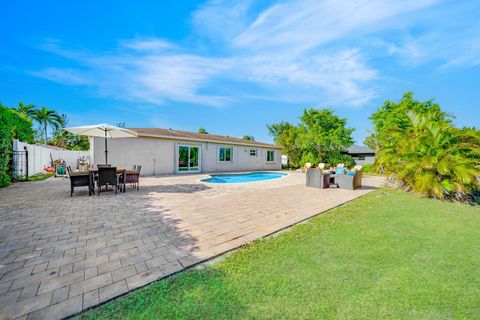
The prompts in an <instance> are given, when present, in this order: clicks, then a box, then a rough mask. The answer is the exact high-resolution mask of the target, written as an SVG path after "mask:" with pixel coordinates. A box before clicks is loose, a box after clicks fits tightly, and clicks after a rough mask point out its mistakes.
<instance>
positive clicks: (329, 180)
mask: <svg viewBox="0 0 480 320" xmlns="http://www.w3.org/2000/svg"><path fill="white" fill-rule="evenodd" d="M324 168H325V164H324V163H320V164H319V165H318V166H317V167H316V168H312V167H311V164H310V163H307V164H306V165H305V168H304V169H305V172H306V185H307V187H313V188H319V189H325V188H329V187H330V186H332V185H333V186H336V187H337V188H342V189H349V190H355V189H358V188H361V187H362V176H363V172H362V166H355V167H354V168H353V169H352V170H348V169H347V168H345V167H344V164H342V163H341V164H339V165H337V167H335V168H333V169H332V170H324Z"/></svg>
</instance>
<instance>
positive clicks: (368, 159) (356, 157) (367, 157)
mask: <svg viewBox="0 0 480 320" xmlns="http://www.w3.org/2000/svg"><path fill="white" fill-rule="evenodd" d="M351 156H352V158H353V160H355V162H356V163H357V164H359V165H364V164H374V163H375V156H374V155H365V159H364V160H360V159H359V155H358V154H354V155H351Z"/></svg>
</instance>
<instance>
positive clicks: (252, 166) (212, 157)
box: [90, 137, 282, 175]
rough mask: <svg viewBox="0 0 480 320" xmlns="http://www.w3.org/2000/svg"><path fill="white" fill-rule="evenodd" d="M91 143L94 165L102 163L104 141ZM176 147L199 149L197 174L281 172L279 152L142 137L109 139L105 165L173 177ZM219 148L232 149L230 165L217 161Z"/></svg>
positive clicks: (103, 159)
mask: <svg viewBox="0 0 480 320" xmlns="http://www.w3.org/2000/svg"><path fill="white" fill-rule="evenodd" d="M90 143H91V146H90V149H91V152H92V155H93V163H94V164H103V163H105V140H104V139H103V138H93V139H91V141H90ZM178 145H190V146H198V147H199V151H200V164H199V166H200V172H206V173H208V172H231V171H250V170H251V171H254V170H279V169H281V168H282V163H281V160H282V155H281V151H280V149H273V148H265V147H250V146H240V145H230V144H220V143H213V142H200V141H183V140H176V139H160V138H143V137H142V138H121V139H108V159H109V161H108V162H109V163H110V164H112V165H113V166H118V167H123V168H131V167H132V166H133V165H141V166H142V174H145V175H153V174H156V175H158V174H174V173H177V172H178V165H177V159H178V156H177V152H178V151H177V150H178ZM220 147H232V148H233V157H232V161H230V162H220V161H218V153H219V148H220ZM250 149H256V150H257V155H256V156H250ZM268 150H274V151H275V161H274V162H267V161H266V159H267V151H268Z"/></svg>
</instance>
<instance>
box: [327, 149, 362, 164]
mask: <svg viewBox="0 0 480 320" xmlns="http://www.w3.org/2000/svg"><path fill="white" fill-rule="evenodd" d="M323 162H325V163H326V164H327V165H329V166H330V167H335V166H337V164H339V163H343V164H345V167H347V168H352V167H354V166H355V164H356V163H355V160H353V158H352V157H351V156H349V155H348V154H344V153H341V152H340V151H330V152H329V153H327V154H326V155H325V158H324V159H323Z"/></svg>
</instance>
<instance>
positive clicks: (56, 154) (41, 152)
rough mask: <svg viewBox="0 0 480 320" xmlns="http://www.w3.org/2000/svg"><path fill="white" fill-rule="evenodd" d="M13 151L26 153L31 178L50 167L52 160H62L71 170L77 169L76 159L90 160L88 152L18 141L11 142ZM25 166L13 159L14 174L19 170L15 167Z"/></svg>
mask: <svg viewBox="0 0 480 320" xmlns="http://www.w3.org/2000/svg"><path fill="white" fill-rule="evenodd" d="M13 150H14V151H28V153H27V154H28V175H29V176H32V175H34V174H37V173H41V172H43V169H44V168H46V167H50V166H51V162H52V159H53V160H63V161H65V163H66V165H67V166H71V167H72V169H76V168H78V159H80V158H81V157H85V158H86V159H90V153H89V151H74V150H65V149H60V148H54V147H49V146H47V147H45V146H43V145H38V144H28V143H25V142H21V141H18V140H13ZM21 165H25V163H20V162H16V161H15V157H14V163H13V166H14V172H19V171H20V170H18V169H19V168H15V167H16V166H21Z"/></svg>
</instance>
